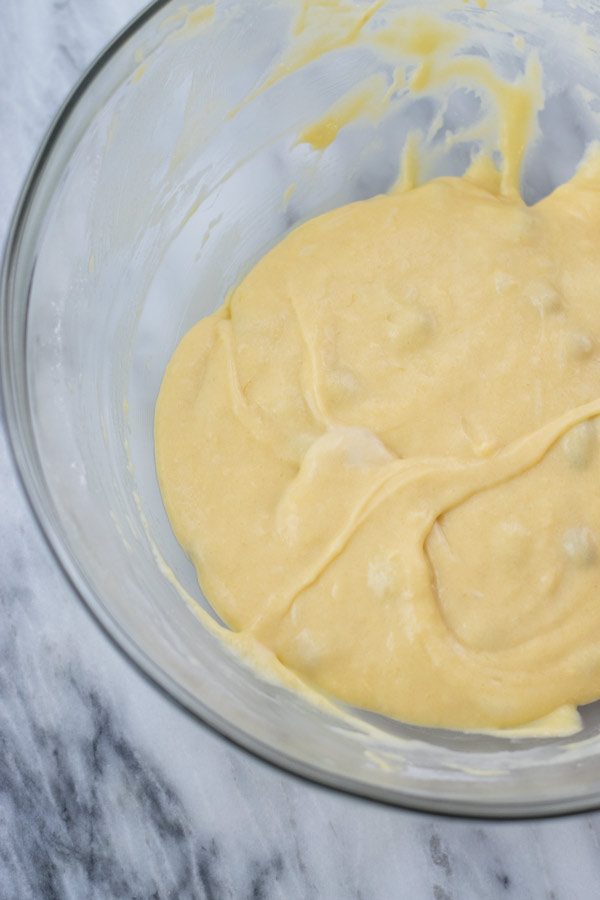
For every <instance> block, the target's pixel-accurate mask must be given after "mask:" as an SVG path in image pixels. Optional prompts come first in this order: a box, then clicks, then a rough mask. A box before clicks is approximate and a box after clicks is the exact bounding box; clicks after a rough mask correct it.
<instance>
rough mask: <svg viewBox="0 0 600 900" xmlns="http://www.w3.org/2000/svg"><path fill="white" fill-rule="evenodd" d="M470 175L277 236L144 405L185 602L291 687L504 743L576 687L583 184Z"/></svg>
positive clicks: (598, 662) (599, 684) (595, 229)
mask: <svg viewBox="0 0 600 900" xmlns="http://www.w3.org/2000/svg"><path fill="white" fill-rule="evenodd" d="M594 168H596V169H597V168H598V166H597V164H595V163H594V161H593V159H592V160H591V161H590V163H589V164H588V166H587V168H584V169H582V171H581V172H580V173H579V174H578V175H576V176H575V178H574V179H573V180H572V181H571V182H570V183H568V184H566V185H564V186H563V187H560V188H559V189H558V190H556V191H555V192H554V193H553V194H552V195H551V196H549V197H547V198H546V199H544V200H543V201H541V202H540V203H538V204H537V205H536V206H534V207H527V206H526V205H525V204H524V203H523V202H522V201H521V200H520V199H519V198H517V197H514V196H510V197H501V196H497V195H495V194H493V193H491V192H489V191H488V190H486V189H485V188H483V187H480V186H478V185H477V184H475V183H473V182H471V181H470V180H468V178H462V179H454V178H442V179H438V180H435V181H432V182H430V183H428V184H426V185H424V186H422V187H418V188H415V189H413V190H410V191H407V192H406V193H403V194H399V195H396V196H380V197H376V198H374V199H372V200H368V201H365V202H361V203H355V204H352V205H350V206H347V207H344V208H341V209H338V210H335V211H333V212H331V213H328V214H326V215H324V216H321V217H320V218H317V219H314V220H312V221H310V222H308V223H306V224H304V225H302V226H301V227H300V228H298V229H297V230H295V231H294V232H293V233H292V234H290V235H289V236H288V237H286V238H285V240H283V241H282V242H281V243H280V244H279V245H278V246H277V247H275V249H273V250H272V251H271V252H270V253H269V254H268V255H267V256H266V257H265V258H264V259H263V260H262V261H261V262H259V263H258V265H257V266H256V267H255V268H254V269H253V271H251V272H250V274H249V275H248V276H247V277H246V279H245V280H244V281H243V282H242V283H241V285H240V286H239V287H238V288H237V289H236V290H235V291H234V293H233V295H232V297H231V299H230V301H229V303H228V304H227V305H226V306H225V307H223V308H222V309H221V310H219V311H218V312H217V313H215V314H214V315H213V316H211V317H210V318H207V319H204V320H202V321H201V322H199V323H198V324H197V325H196V326H195V327H194V328H193V329H192V330H191V331H190V332H189V333H188V334H187V335H186V336H185V338H184V339H183V341H182V342H181V344H180V346H179V347H178V349H177V351H176V353H175V355H174V357H173V359H172V361H171V363H170V365H169V367H168V369H167V372H166V375H165V378H164V382H163V386H162V389H161V393H160V397H159V400H158V405H157V409H156V459H157V467H158V473H159V479H160V485H161V490H162V493H163V498H164V501H165V505H166V508H167V512H168V514H169V517H170V520H171V522H172V525H173V529H174V531H175V534H176V535H177V538H178V539H179V541H180V542H181V544H182V545H183V547H184V549H185V550H186V552H187V553H188V554H189V556H190V558H191V559H192V561H193V563H194V565H195V566H196V568H197V570H198V575H199V579H200V583H201V585H202V588H203V590H204V592H205V593H206V595H207V597H208V599H209V600H210V602H211V603H212V604H213V606H214V608H215V609H216V610H217V611H218V613H219V614H220V615H221V616H222V617H223V619H224V620H225V621H226V622H227V623H228V624H229V625H230V626H231V627H232V628H233V629H236V630H243V631H247V632H250V633H252V634H253V635H255V636H256V638H257V639H258V640H259V641H260V642H261V643H263V644H265V645H266V646H267V647H269V648H271V649H272V650H273V651H274V652H275V654H276V655H277V657H278V658H279V659H280V660H281V661H282V662H283V663H284V665H286V666H288V667H289V668H291V669H292V670H294V671H295V672H297V673H298V674H299V675H300V676H301V677H302V678H304V679H305V680H306V681H308V682H309V683H310V684H312V685H314V686H317V687H318V688H319V689H321V690H323V691H325V692H327V693H329V694H331V695H333V696H335V697H338V698H341V699H342V700H344V701H346V702H348V703H350V704H354V705H356V706H360V707H365V708H368V709H371V710H376V711H378V712H381V713H385V714H387V715H390V716H395V717H397V718H399V719H402V720H404V721H407V722H413V723H420V724H425V725H434V726H446V727H451V728H483V729H486V728H506V727H510V726H516V725H519V724H521V723H526V722H530V721H532V720H534V719H537V718H539V717H542V716H544V715H546V714H548V713H551V712H552V711H553V710H555V709H556V708H558V707H560V706H563V705H565V704H568V705H577V704H582V703H586V702H588V701H591V700H593V699H595V698H597V697H598V696H600V602H599V600H600V595H599V589H600V502H598V485H599V484H600V446H599V435H598V429H597V422H596V419H595V417H596V416H598V415H600V352H599V350H600V345H599V340H600V315H599V298H600V257H599V254H598V235H599V234H600V192H599V191H598V189H597V185H598V181H599V180H598V178H596V177H595V175H597V172H594Z"/></svg>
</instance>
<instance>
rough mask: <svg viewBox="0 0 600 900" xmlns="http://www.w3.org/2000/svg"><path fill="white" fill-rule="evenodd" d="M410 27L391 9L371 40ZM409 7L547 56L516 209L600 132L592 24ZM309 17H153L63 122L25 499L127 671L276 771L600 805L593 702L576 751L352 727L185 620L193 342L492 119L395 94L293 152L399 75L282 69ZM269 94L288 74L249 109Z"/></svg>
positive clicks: (229, 9) (28, 221)
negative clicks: (317, 226)
mask: <svg viewBox="0 0 600 900" xmlns="http://www.w3.org/2000/svg"><path fill="white" fill-rule="evenodd" d="M356 3H357V6H358V9H359V10H363V11H366V10H369V9H371V10H372V9H373V8H372V7H368V6H367V4H365V3H363V2H361V0H356ZM325 6H327V5H324V8H325ZM592 6H593V5H592ZM406 7H407V4H403V3H402V2H394V0H390V2H389V3H388V4H386V5H385V6H384V7H383V8H382V9H380V10H378V11H375V12H374V14H373V16H372V18H371V19H370V20H369V23H368V25H367V26H365V28H369V29H374V30H376V29H377V28H378V27H380V23H381V21H382V17H385V16H386V15H389V13H390V10H392V9H394V8H395V9H405V8H406ZM418 8H419V10H420V11H421V12H423V11H430V12H431V11H435V12H438V13H439V14H440V15H446V16H448V17H449V18H451V19H453V20H456V21H460V22H462V23H463V24H465V25H466V26H468V28H469V35H470V40H471V43H470V49H469V48H468V52H471V53H474V54H476V55H484V56H485V55H486V54H487V55H491V56H492V57H493V58H494V60H495V61H496V62H497V64H498V66H499V68H500V69H501V70H503V72H504V73H505V75H506V76H507V77H513V76H514V75H515V73H518V72H519V71H521V69H522V67H523V53H522V47H523V41H524V43H525V45H526V46H527V47H529V48H532V47H533V48H536V51H537V53H538V54H539V57H540V60H541V63H542V67H543V70H544V78H545V81H544V85H545V90H546V94H547V99H546V105H545V108H544V111H543V112H542V113H541V114H540V117H539V135H538V137H537V139H536V140H535V141H534V142H533V144H532V146H531V148H530V149H529V151H528V154H527V156H526V162H525V169H524V179H523V190H524V196H525V198H526V199H527V200H534V199H536V198H538V197H540V196H542V195H543V194H545V193H547V192H548V191H549V190H551V188H552V187H553V186H555V185H556V184H558V183H559V182H560V181H562V180H564V179H565V178H567V177H568V176H569V175H570V174H571V173H572V172H573V170H574V167H575V165H576V163H577V161H578V160H579V159H580V157H581V156H582V154H583V151H584V147H585V145H586V144H587V143H588V142H589V141H590V140H591V139H593V138H597V137H598V136H600V127H599V125H598V120H597V112H598V109H599V108H600V102H599V101H598V100H597V97H598V96H600V77H599V73H600V66H598V65H597V57H596V55H595V51H594V49H593V46H592V44H593V36H594V26H595V25H597V23H596V18H597V14H595V13H594V10H593V8H592V7H589V9H588V5H586V4H585V3H584V2H582V3H579V4H578V3H575V2H571V3H568V4H567V3H564V4H562V3H558V2H556V0H545V2H541V0H539V2H536V3H532V4H530V5H528V6H526V5H525V4H524V3H523V2H522V0H514V2H511V0H503V2H502V3H500V2H499V0H498V2H495V0H489V2H488V8H487V10H486V9H481V8H479V6H478V5H476V4H475V3H473V2H472V3H471V4H468V5H465V4H464V3H462V2H459V0H456V2H441V0H440V2H421V3H419V4H418ZM299 9H300V4H299V3H298V4H296V3H294V2H293V0H289V2H286V0H282V2H281V3H267V2H262V0H251V2H248V0H244V2H243V3H240V4H239V5H236V4H235V3H233V2H231V0H219V2H218V3H217V5H216V9H215V10H214V11H213V9H212V7H205V6H202V5H201V4H197V3H195V2H191V3H190V2H188V3H187V5H186V6H185V7H181V6H180V5H179V4H178V3H177V2H158V3H155V4H154V5H152V6H150V7H149V8H148V9H147V10H146V11H145V12H143V13H142V15H141V16H140V17H139V18H138V19H137V20H136V21H134V22H133V23H132V24H131V25H130V26H129V28H127V29H126V30H125V31H124V32H123V33H122V34H121V35H119V37H118V38H117V39H116V40H115V41H114V42H113V43H112V44H111V45H110V46H109V47H108V48H107V49H106V50H105V52H104V53H103V54H102V56H101V57H100V58H99V59H98V60H97V61H96V62H95V63H94V64H93V66H92V67H91V68H90V70H89V71H88V72H87V73H86V74H85V76H84V77H83V78H82V80H81V81H80V83H79V85H78V86H77V88H76V89H75V91H74V92H73V94H72V96H71V97H70V98H69V99H68V101H67V102H66V104H65V106H64V107H63V109H62V111H61V112H60V114H59V116H58V118H57V119H56V121H55V123H54V125H53V126H52V128H51V130H50V132H49V134H48V136H47V138H46V140H45V142H44V144H43V146H42V148H41V150H40V152H39V154H38V156H37V158H36V160H35V163H34V165H33V168H32V170H31V173H30V175H29V178H28V180H27V183H26V185H25V188H24V190H23V193H22V196H21V200H20V203H19V206H18V209H17V211H16V214H15V217H14V221H13V225H12V230H11V233H10V236H9V240H8V243H7V250H6V258H5V263H4V269H3V276H2V334H1V339H2V358H1V366H2V369H1V371H2V389H3V394H4V404H5V413H6V423H7V427H8V432H9V435H10V440H11V443H12V447H13V451H14V455H15V458H16V462H17V465H18V468H19V471H20V473H21V477H22V481H23V484H24V487H25V490H26V492H27V494H28V496H29V499H30V501H31V504H32V507H33V509H34V510H35V513H36V515H37V518H38V520H39V523H40V525H41V527H42V530H43V531H44V533H45V535H46V537H47V539H48V542H49V543H50V545H51V547H52V548H53V550H54V552H55V554H56V557H57V558H58V560H59V561H60V563H61V564H62V566H63V568H64V570H65V572H66V574H67V575H68V577H69V578H70V579H71V581H72V583H73V584H74V586H75V587H76V589H77V591H78V592H79V593H80V595H81V596H82V598H83V599H84V601H85V602H86V603H87V605H88V606H89V608H90V609H91V610H92V611H93V613H94V614H95V616H96V617H97V618H98V620H99V621H100V622H101V623H102V624H103V625H104V626H105V628H106V629H107V631H108V632H109V633H110V634H111V635H112V636H113V637H114V639H115V640H116V642H117V643H118V644H119V645H120V646H121V647H122V648H123V650H124V651H125V652H126V653H127V654H128V655H129V656H130V657H132V658H133V659H134V660H135V661H136V662H137V663H138V664H139V666H140V667H141V668H142V669H143V670H144V671H145V672H147V673H148V674H149V675H150V676H151V677H152V678H154V679H155V680H156V682H158V683H159V684H160V685H162V687H163V688H165V689H166V690H167V691H168V692H169V693H170V694H171V695H172V696H173V697H174V698H176V699H177V700H178V701H179V702H180V703H182V704H183V705H184V706H186V707H187V708H188V709H190V710H192V711H193V712H194V713H195V714H196V715H197V716H198V717H199V718H200V719H202V720H203V721H205V722H207V723H209V724H210V725H212V726H213V727H214V728H216V729H217V730H218V731H219V732H221V733H222V734H224V735H226V736H228V737H229V738H232V739H233V740H234V741H236V742H238V743H239V744H241V745H243V746H244V747H246V748H248V749H249V750H251V751H253V752H255V753H256V754H258V755H259V756H261V757H263V758H265V759H268V760H270V761H272V762H274V763H277V764H278V765H280V766H283V767H284V768H287V769H290V770H292V771H294V772H296V773H299V774H301V775H304V776H306V777H309V778H312V779H314V780H316V781H319V782H322V783H325V784H328V785H332V786H335V787H338V788H343V789H346V790H348V791H352V792H355V793H357V794H361V795H364V796H368V797H372V798H379V799H382V800H385V801H389V802H392V803H397V804H401V805H405V806H410V807H415V808H422V809H428V810H433V811H441V812H451V813H462V814H473V815H483V816H527V815H545V814H551V813H557V812H562V811H569V810H579V809H584V808H590V807H594V806H596V805H598V803H599V801H600V713H599V711H598V705H591V706H590V707H588V708H587V709H585V710H584V711H583V719H584V727H583V730H582V731H581V733H579V734H577V735H576V736H574V737H570V738H555V739H544V740H534V739H521V740H510V739H500V738H497V737H493V736H486V735H476V734H460V733H452V732H447V731H437V730H430V729H424V728H418V727H412V726H408V725H403V724H401V723H397V722H391V721H387V720H385V719H383V718H379V717H376V716H370V715H368V714H366V713H360V712H357V714H356V717H355V718H354V719H352V718H350V717H346V718H344V717H340V716H338V715H336V713H335V712H334V711H333V710H332V709H329V708H327V707H326V706H324V707H320V706H318V705H315V704H313V703H311V702H310V701H309V700H307V699H306V698H305V697H303V696H301V695H300V694H297V693H294V692H293V691H290V690H288V689H287V688H286V687H285V686H283V685H281V684H276V683H274V682H273V681H272V680H269V679H267V678H266V677H263V676H262V675H261V674H260V672H259V671H257V670H256V669H254V668H253V667H252V666H250V665H248V664H247V663H246V662H245V661H244V660H243V659H241V658H238V657H236V656H235V655H232V653H231V652H230V651H229V650H228V649H227V647H226V646H225V645H224V644H223V643H222V642H221V641H220V640H219V638H218V637H217V636H216V635H215V634H214V633H213V632H212V630H211V629H209V628H207V627H205V625H204V624H203V622H202V621H201V620H200V619H199V618H198V616H197V615H196V614H195V613H194V609H193V605H194V603H197V604H200V605H202V606H203V607H204V608H205V609H208V606H207V604H206V601H205V599H204V598H203V596H202V594H201V592H200V590H199V587H198V584H197V581H196V575H195V572H194V570H193V568H192V566H191V564H190V563H189V562H188V560H187V559H186V557H185V556H184V554H183V552H182V550H181V548H180V547H179V545H178V544H177V542H176V540H175V539H174V537H173V534H172V532H171V529H170V527H169V523H168V520H167V518H166V515H165V511H164V509H163V505H162V502H161V497H160V493H159V489H158V485H157V480H156V475H155V470H154V454H153V434H152V428H153V413H154V404H155V400H156V396H157V392H158V389H159V386H160V382H161V377H162V374H163V371H164V369H165V365H166V363H167V361H168V359H169V357H170V356H171V354H172V352H173V350H174V348H175V346H176V345H177V343H178V341H179V339H180V338H181V337H182V335H183V334H184V332H185V331H186V330H187V329H188V328H189V327H190V326H191V325H192V324H193V323H194V322H196V320H197V319H198V318H200V317H201V316H203V315H206V314H207V313H209V312H211V311H213V310H214V309H215V308H216V307H217V306H219V305H220V304H221V303H222V301H223V299H224V297H225V295H226V293H227V291H228V290H229V289H230V288H231V286H232V285H233V284H234V283H235V282H236V281H237V280H238V279H239V278H240V276H241V275H242V274H243V273H245V272H246V271H247V270H248V268H249V267H250V266H251V265H252V264H253V263H254V262H255V261H256V260H257V259H258V258H259V257H260V256H261V255H263V254H264V253H265V252H266V251H267V250H268V249H269V248H270V247H272V246H273V245H274V244H275V243H276V242H277V241H278V240H279V239H280V238H281V237H282V236H283V235H284V234H285V233H286V232H287V231H288V230H289V229H290V228H292V227H293V226H294V224H295V223H297V222H298V221H300V220H302V219H305V218H307V217H309V216H313V215H315V214H317V213H320V212H323V211H325V210H328V209H331V208H333V207H335V206H338V205H341V204H343V203H346V202H349V201H351V200H356V199H359V198H364V197H368V196H371V195H373V194H376V193H379V192H381V191H384V190H386V189H387V188H388V187H389V186H390V185H391V184H392V182H393V181H394V179H395V178H396V177H397V174H398V164H399V159H400V155H401V152H402V147H403V144H404V141H405V139H406V136H407V134H408V133H409V132H410V131H411V130H414V129H415V128H416V129H418V130H419V131H420V133H421V135H422V142H423V146H425V144H426V143H427V142H429V143H430V144H431V146H432V147H434V145H436V141H438V143H439V132H438V130H436V129H435V128H433V127H432V124H433V123H434V122H435V121H436V116H438V117H439V116H440V115H442V117H443V130H444V131H445V132H448V133H458V131H459V130H460V128H461V127H462V126H463V125H465V124H468V123H469V121H471V120H475V119H476V118H477V116H478V115H479V114H480V109H479V103H478V100H477V98H476V96H475V95H474V94H473V93H472V92H470V91H468V90H465V89H464V88H460V87H458V88H456V89H452V90H451V91H449V92H447V95H446V96H445V97H442V98H436V97H433V96H429V95H420V96H410V95H409V93H408V92H405V94H406V96H404V94H403V93H402V91H403V89H402V88H400V87H399V88H398V91H399V94H398V96H399V97H400V99H401V101H402V102H400V103H399V104H396V105H395V106H394V107H393V109H392V108H391V107H390V109H389V110H388V112H387V113H386V115H384V116H383V117H381V119H377V118H376V117H366V118H362V119H360V118H359V119H358V120H356V121H355V122H351V123H350V124H348V126H347V127H345V128H343V129H342V130H341V131H340V132H339V134H338V136H337V138H336V140H335V141H334V142H333V143H332V144H331V145H330V146H329V147H327V148H326V149H325V150H324V151H322V152H317V151H315V150H314V149H313V148H311V147H310V146H309V145H308V144H306V143H299V142H298V136H299V134H300V133H301V131H302V128H303V127H305V126H306V125H307V124H308V123H310V122H311V121H314V120H315V118H317V117H318V116H320V115H322V114H324V113H325V112H326V110H327V109H328V108H329V107H330V106H331V104H332V103H333V102H334V101H335V100H336V99H337V98H339V97H340V96H341V95H342V94H343V93H344V92H345V91H347V90H348V89H349V88H350V87H351V86H352V85H353V84H355V83H357V82H358V81H359V80H360V79H362V78H364V77H366V76H368V75H369V74H370V73H378V72H379V73H383V75H384V77H385V78H387V79H388V81H389V83H390V84H391V83H392V78H393V71H394V61H393V60H390V58H389V57H387V58H382V57H381V56H378V55H377V54H376V53H374V52H373V49H372V47H371V48H370V47H369V46H366V45H365V46H363V45H362V44H361V43H360V41H359V42H358V43H352V42H346V43H345V44H344V43H343V42H342V43H340V42H338V45H337V46H335V43H334V44H332V45H331V47H330V50H329V52H326V53H324V54H322V55H320V56H317V58H315V59H313V60H312V61H309V62H307V64H306V65H303V66H298V65H295V64H294V62H293V58H291V57H289V56H288V57H287V62H284V63H283V64H279V63H278V60H280V57H281V54H282V52H283V51H284V49H285V47H286V45H287V42H288V40H289V38H288V36H289V34H290V28H292V29H293V23H294V21H296V23H297V19H296V20H295V18H294V17H295V16H297V14H298V11H299ZM304 9H306V5H304ZM328 9H329V12H328V15H330V16H338V15H339V16H341V15H345V14H346V13H345V12H344V10H346V12H347V6H346V7H344V6H343V5H340V4H338V5H337V6H335V5H334V6H331V5H329V7H328ZM300 12H301V11H300ZM213 13H214V14H213ZM301 14H302V12H301ZM581 28H583V29H585V30H586V33H585V35H584V37H583V38H582V31H581ZM576 29H579V30H576ZM290 59H291V60H292V61H291V62H290ZM397 62H400V63H403V62H405V63H406V64H407V65H408V66H409V68H410V60H404V61H403V60H402V59H401V58H399V59H398V60H396V63H397ZM269 72H271V73H273V72H275V73H276V76H277V77H276V78H275V79H272V84H270V86H267V87H266V89H265V90H264V91H262V92H261V91H259V90H257V88H258V87H259V86H260V85H261V84H262V83H263V82H264V80H265V78H267V73H269ZM403 97H404V99H402V98H403ZM232 111H233V112H232ZM437 121H441V120H440V119H439V118H438V120H437ZM465 134H466V132H465ZM436 146H437V145H436ZM473 149H474V142H473V141H472V140H471V141H470V140H469V139H468V137H465V138H464V139H461V140H458V139H457V140H456V141H455V142H447V143H446V144H439V146H437V153H436V154H434V156H432V159H433V158H435V162H434V163H433V164H432V167H431V170H430V171H429V174H430V175H433V174H438V173H446V174H448V173H456V174H458V173H460V172H461V171H463V170H464V168H465V166H466V164H467V162H468V159H469V158H470V155H471V154H472V152H473ZM292 185H294V188H293V190H292V188H291V186H292ZM185 593H187V594H188V595H189V596H190V597H191V598H193V600H192V601H191V602H190V601H188V602H186V601H185V600H184V599H183V596H184V595H185ZM364 723H368V724H369V726H370V727H369V728H365V727H363V725H364ZM371 726H373V727H372V728H371Z"/></svg>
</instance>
